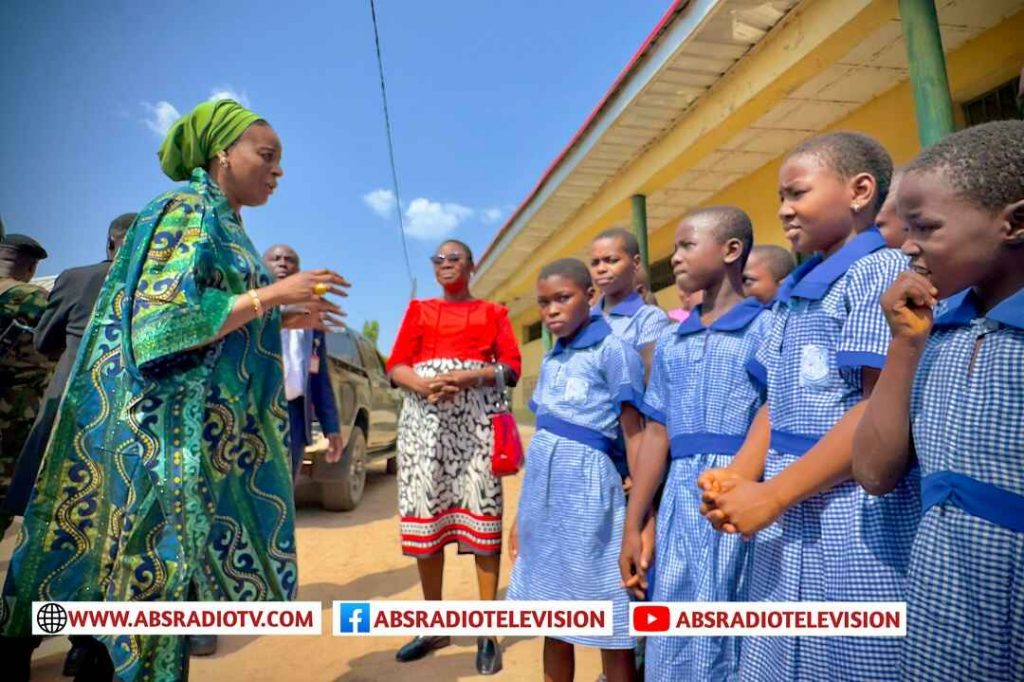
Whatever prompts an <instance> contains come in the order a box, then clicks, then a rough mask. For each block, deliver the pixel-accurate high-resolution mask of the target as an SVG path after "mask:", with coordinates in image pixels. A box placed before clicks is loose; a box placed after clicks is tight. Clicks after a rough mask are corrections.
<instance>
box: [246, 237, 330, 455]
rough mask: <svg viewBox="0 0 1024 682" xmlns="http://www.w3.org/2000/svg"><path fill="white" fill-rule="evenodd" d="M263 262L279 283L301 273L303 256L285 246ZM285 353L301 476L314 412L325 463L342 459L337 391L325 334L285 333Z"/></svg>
mask: <svg viewBox="0 0 1024 682" xmlns="http://www.w3.org/2000/svg"><path fill="white" fill-rule="evenodd" d="M263 261H264V263H266V265H267V268H269V269H270V272H271V273H272V274H273V275H274V277H276V278H277V279H283V278H285V277H289V276H290V275H294V274H295V273H297V272H298V271H299V255H298V254H297V253H296V252H295V249H293V248H292V247H290V246H287V245H285V244H279V245H277V246H272V247H270V248H269V249H267V251H266V252H265V253H264V254H263ZM281 350H282V355H283V357H284V390H285V396H286V397H287V398H288V416H289V421H290V425H291V445H290V448H291V456H292V470H293V473H295V474H297V473H298V471H299V467H300V466H302V455H303V453H304V452H305V449H306V445H308V444H309V441H310V426H311V424H312V418H313V412H315V413H316V418H317V421H319V422H320V426H321V428H322V429H323V432H324V433H325V434H326V435H327V441H328V450H327V454H326V456H325V459H326V460H327V461H328V462H337V461H338V460H339V459H340V458H341V449H342V445H343V443H342V440H341V429H340V426H339V423H338V410H337V406H336V405H335V400H334V391H333V389H332V388H331V378H330V370H329V368H328V365H329V363H328V362H327V347H326V343H325V340H324V333H323V332H322V331H313V330H310V329H282V330H281Z"/></svg>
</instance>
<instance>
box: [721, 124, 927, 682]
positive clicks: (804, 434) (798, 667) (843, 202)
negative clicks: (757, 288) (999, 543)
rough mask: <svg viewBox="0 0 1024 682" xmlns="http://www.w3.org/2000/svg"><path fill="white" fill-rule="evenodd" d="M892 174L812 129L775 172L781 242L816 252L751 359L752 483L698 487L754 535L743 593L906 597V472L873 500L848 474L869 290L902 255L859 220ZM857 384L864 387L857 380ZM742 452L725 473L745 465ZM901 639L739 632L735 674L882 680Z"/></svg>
mask: <svg viewBox="0 0 1024 682" xmlns="http://www.w3.org/2000/svg"><path fill="white" fill-rule="evenodd" d="M891 173H892V164H891V160H890V159H889V156H888V154H887V153H886V152H885V150H884V149H883V148H882V147H881V146H880V145H878V143H877V142H875V141H874V140H872V139H871V138H868V137H866V136H863V135H859V134H855V133H831V134H828V135H824V136H819V137H818V138H813V139H811V140H809V141H808V142H806V143H804V144H803V145H801V146H800V147H798V148H797V149H796V150H795V151H794V152H793V153H792V154H791V155H790V156H789V157H788V158H787V160H786V161H785V162H784V163H783V166H782V169H781V170H780V195H781V197H782V204H781V206H780V210H779V216H780V218H781V219H782V222H783V227H784V229H785V231H786V234H787V237H789V238H790V239H791V240H792V241H793V244H794V247H795V248H796V249H797V251H798V252H803V253H812V252H820V253H818V255H814V256H813V257H812V258H810V260H808V261H807V262H805V263H803V264H802V265H801V266H800V267H798V268H797V269H796V270H795V271H794V272H793V273H792V274H791V275H790V277H789V278H788V279H787V280H786V281H785V282H784V284H783V286H782V287H781V289H780V291H779V295H778V300H777V302H776V304H775V306H774V309H773V324H772V329H771V332H770V334H769V337H768V340H767V342H766V343H765V344H763V346H762V347H761V348H760V349H759V351H758V353H757V356H756V359H755V361H754V362H753V363H751V367H750V369H751V371H752V372H753V373H754V374H756V375H758V376H760V377H762V378H763V379H764V380H765V382H766V383H767V386H768V402H767V405H768V412H767V414H768V420H767V422H768V424H770V427H769V426H768V425H767V424H766V425H765V426H764V427H762V428H764V429H765V431H770V433H765V434H764V435H766V436H768V438H767V440H768V442H769V444H768V449H767V453H766V456H765V455H764V454H761V457H763V458H764V459H763V460H762V463H763V480H764V482H763V483H758V482H754V481H756V478H755V479H754V480H753V481H741V482H740V483H737V484H736V486H735V488H732V487H731V484H729V487H730V489H727V490H725V491H724V492H723V493H722V494H716V493H714V492H707V491H706V492H705V500H706V503H707V504H709V505H710V506H712V507H714V508H715V509H714V510H711V511H709V512H708V518H709V520H712V521H713V522H714V523H716V524H719V525H720V524H721V523H722V521H723V517H725V518H726V519H727V520H728V521H729V522H731V523H732V525H733V526H734V527H735V528H734V529H735V531H738V532H740V533H743V534H748V535H749V534H754V533H756V536H755V539H754V546H753V549H752V550H751V551H752V558H751V565H750V588H749V596H750V599H751V600H752V601H787V602H794V601H902V599H903V598H904V595H905V587H906V571H907V560H908V555H909V550H910V543H911V541H912V539H913V535H914V532H915V529H916V527H917V520H918V517H919V508H920V507H919V505H920V502H919V494H918V487H917V480H916V479H914V478H913V477H908V478H907V479H906V480H904V481H903V482H902V483H901V484H900V485H899V486H898V487H897V488H896V489H895V490H894V491H893V492H891V493H890V494H888V495H886V496H885V497H882V498H872V497H871V496H869V495H868V494H867V493H865V492H864V491H863V490H862V489H861V488H860V487H859V486H858V485H857V484H856V483H855V482H854V481H851V480H849V478H850V474H849V466H850V461H851V459H852V452H851V438H852V431H853V429H854V428H855V427H856V423H857V420H858V419H859V418H860V415H861V414H862V413H863V409H864V407H865V406H864V405H863V404H860V403H862V401H863V400H864V398H865V397H866V395H867V392H866V391H865V388H867V390H868V392H869V391H870V388H871V385H872V384H873V381H874V380H875V379H876V378H877V376H878V371H879V369H880V368H881V367H882V365H883V364H884V362H885V352H886V349H887V347H888V342H889V333H888V327H887V325H886V323H885V319H884V316H883V314H882V311H881V308H880V307H879V298H880V296H881V294H882V293H883V292H884V291H885V290H886V288H888V286H889V285H890V284H891V283H892V282H893V281H894V280H895V279H896V277H897V276H898V275H899V273H900V272H901V271H903V270H904V269H905V268H906V262H907V261H906V258H905V257H904V256H903V255H901V254H900V253H899V252H898V251H895V250H891V249H886V248H885V242H884V239H883V237H882V235H881V234H880V233H879V231H878V230H877V228H874V227H872V226H871V221H872V220H873V216H874V212H875V211H876V210H877V207H878V205H879V204H881V202H882V201H883V200H884V197H885V191H886V188H887V186H888V180H889V177H890V176H891ZM825 254H828V256H827V257H825ZM865 380H868V381H870V382H872V384H868V386H867V387H865ZM833 430H834V431H836V433H835V434H832V433H830V432H832V431H833ZM754 436H755V434H753V433H752V434H751V438H754ZM760 438H763V436H761V435H758V438H756V439H755V440H757V439H760ZM762 447H763V446H762ZM746 452H747V451H746V448H745V449H744V452H741V453H740V456H737V458H735V459H734V462H733V464H732V465H731V468H733V469H736V470H740V469H742V468H744V467H746V466H748V460H747V459H746V458H745V457H744V456H743V455H745V454H746ZM716 514H717V515H719V516H717V517H716ZM716 519H717V520H716ZM722 527H724V526H722ZM899 644H900V642H899V640H898V639H883V638H856V637H758V638H747V639H746V640H745V641H744V642H743V645H742V647H741V652H740V679H741V680H751V681H754V680H756V681H757V682H761V681H763V680H780V681H782V680H786V681H788V680H825V679H828V680H885V679H893V678H894V677H895V670H896V664H897V657H898V653H899Z"/></svg>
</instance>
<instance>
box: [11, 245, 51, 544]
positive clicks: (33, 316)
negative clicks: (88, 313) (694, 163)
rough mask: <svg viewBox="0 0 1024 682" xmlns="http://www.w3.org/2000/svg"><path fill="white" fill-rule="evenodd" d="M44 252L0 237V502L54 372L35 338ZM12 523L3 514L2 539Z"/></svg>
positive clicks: (42, 297)
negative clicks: (36, 278)
mask: <svg viewBox="0 0 1024 682" xmlns="http://www.w3.org/2000/svg"><path fill="white" fill-rule="evenodd" d="M46 256H47V253H46V250H45V249H43V247H42V246H40V245H39V243H38V242H37V241H35V240H34V239H32V238H31V237H26V236H24V235H18V234H8V235H6V236H5V237H4V238H3V239H2V241H0V502H2V500H3V499H4V498H6V496H7V487H8V486H9V485H10V481H11V476H12V474H13V473H14V467H15V464H16V463H17V460H18V454H19V453H20V452H21V448H22V445H24V443H25V439H26V438H27V437H28V433H29V431H30V430H31V429H32V422H33V421H34V420H35V417H36V411H37V410H38V409H39V403H40V401H41V400H42V397H43V392H44V391H45V390H46V384H47V382H48V381H49V379H50V373H51V371H52V370H53V364H54V363H53V362H52V361H51V360H49V359H48V358H46V356H44V355H42V354H40V353H39V352H38V351H36V349H35V346H34V345H33V339H32V333H33V331H34V329H35V326H36V323H37V322H38V321H39V317H40V316H41V315H42V314H43V311H44V310H46V298H47V292H46V290H45V289H43V288H42V287H39V286H36V285H35V284H30V283H29V280H31V279H32V277H33V276H34V275H35V272H36V265H38V263H39V261H41V260H43V259H44V258H46ZM0 506H2V505H0ZM10 523H11V515H10V514H8V513H6V512H3V513H0V538H3V534H4V532H5V531H6V530H7V527H8V526H9V525H10Z"/></svg>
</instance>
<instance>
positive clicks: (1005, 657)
mask: <svg viewBox="0 0 1024 682" xmlns="http://www.w3.org/2000/svg"><path fill="white" fill-rule="evenodd" d="M899 201H900V212H901V214H904V216H905V220H906V224H907V240H906V242H905V244H904V246H903V250H904V252H905V253H907V254H908V255H909V256H910V257H911V266H912V271H911V272H907V273H904V274H903V275H901V277H900V279H899V280H898V281H897V282H896V284H895V285H894V286H893V287H892V288H891V289H890V290H889V291H888V292H887V293H886V294H885V297H884V298H883V307H884V310H885V313H886V316H887V317H888V319H889V324H890V326H891V327H892V329H893V341H892V344H891V346H890V348H889V362H888V363H887V364H886V367H885V370H884V372H883V373H882V376H881V378H880V379H879V381H878V385H877V386H876V389H875V392H874V393H873V394H872V397H871V401H870V404H869V405H868V409H867V412H866V413H865V416H864V419H863V421H862V422H861V424H860V428H859V429H858V431H857V434H856V439H855V440H856V444H857V451H856V453H857V454H856V457H855V458H854V462H853V468H854V474H855V476H856V478H857V480H858V481H859V482H861V483H862V484H863V485H864V486H865V488H867V489H868V490H871V491H872V492H874V493H876V494H883V493H885V492H886V491H887V490H889V489H891V488H892V486H893V485H895V484H896V481H899V480H900V477H901V476H903V475H904V472H905V471H906V470H907V469H908V468H910V467H911V466H912V464H913V461H914V459H915V455H916V460H917V462H919V463H920V468H921V489H922V490H921V497H922V505H923V507H924V514H923V517H922V519H921V524H920V527H919V529H918V533H917V537H916V538H915V540H914V544H913V548H912V550H911V555H910V573H909V576H908V586H909V590H908V594H907V598H906V601H907V610H908V619H907V637H906V639H905V640H904V641H903V642H902V652H901V659H900V666H899V673H900V678H901V679H903V680H986V681H990V680H991V681H997V682H999V681H1010V680H1024V122H1020V121H1005V122H999V123H992V124H985V125H982V126H977V127H975V128H970V129H967V130H964V131H962V132H960V133H957V134H955V135H952V136H950V137H948V138H945V139H944V140H942V141H941V142H939V143H937V144H936V145H934V146H933V147H930V148H928V149H926V150H925V151H924V152H922V153H921V154H920V155H919V156H918V157H917V158H916V159H915V160H914V161H913V162H911V163H910V164H909V165H908V167H907V168H906V171H905V174H904V178H903V180H902V182H901V186H900V197H899ZM953 292H957V293H955V294H954V293H953ZM944 297H945V300H944V301H942V303H939V304H938V305H936V303H935V301H936V300H937V299H940V298H944ZM933 308H934V313H932V309H933ZM932 320H934V322H932ZM929 332H930V334H929ZM915 372H916V373H915Z"/></svg>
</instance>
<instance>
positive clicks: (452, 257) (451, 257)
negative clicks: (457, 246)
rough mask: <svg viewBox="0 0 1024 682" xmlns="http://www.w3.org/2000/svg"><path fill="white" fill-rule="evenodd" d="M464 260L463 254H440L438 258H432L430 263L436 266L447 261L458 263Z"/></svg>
mask: <svg viewBox="0 0 1024 682" xmlns="http://www.w3.org/2000/svg"><path fill="white" fill-rule="evenodd" d="M462 258H463V256H462V254H461V253H454V252H453V253H439V254H437V255H436V256H431V257H430V262H431V263H433V264H434V265H440V264H441V263H444V262H445V261H448V262H449V263H458V262H459V261H461V260H462Z"/></svg>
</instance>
